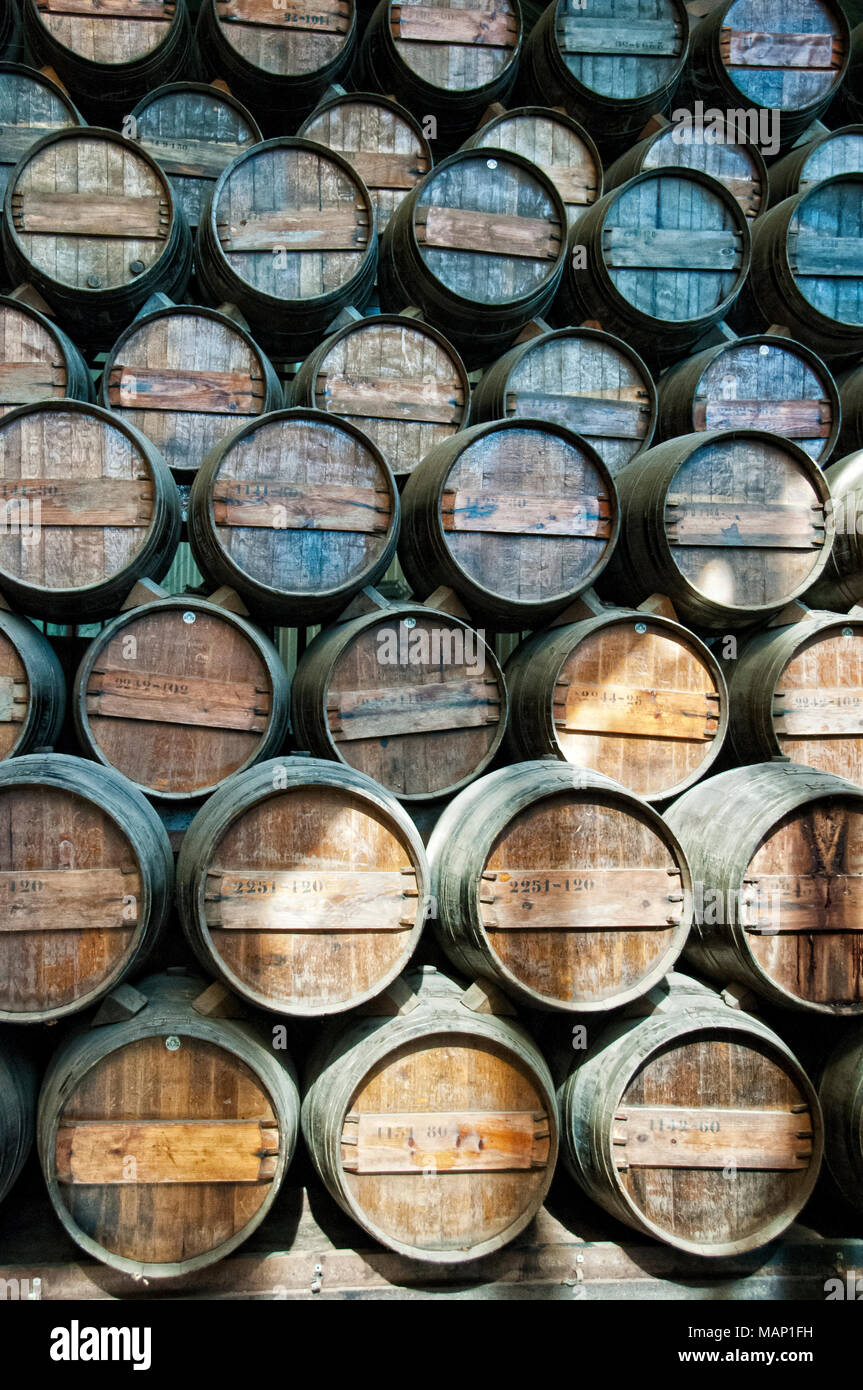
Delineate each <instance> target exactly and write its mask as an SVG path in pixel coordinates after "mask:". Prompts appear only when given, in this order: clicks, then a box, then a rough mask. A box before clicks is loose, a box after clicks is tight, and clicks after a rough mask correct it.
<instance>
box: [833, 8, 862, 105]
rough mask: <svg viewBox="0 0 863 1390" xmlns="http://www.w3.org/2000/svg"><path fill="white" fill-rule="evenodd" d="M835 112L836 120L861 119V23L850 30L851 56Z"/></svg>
mask: <svg viewBox="0 0 863 1390" xmlns="http://www.w3.org/2000/svg"><path fill="white" fill-rule="evenodd" d="M835 112H836V117H837V119H838V120H842V119H844V120H846V121H863V23H860V24H858V25H857V27H856V29H852V30H851V58H850V61H849V63H848V73H847V75H846V77H845V80H844V81H843V83H842V86H841V88H840V90H839V96H838V98H837V100H836V106H835ZM831 118H832V112H831Z"/></svg>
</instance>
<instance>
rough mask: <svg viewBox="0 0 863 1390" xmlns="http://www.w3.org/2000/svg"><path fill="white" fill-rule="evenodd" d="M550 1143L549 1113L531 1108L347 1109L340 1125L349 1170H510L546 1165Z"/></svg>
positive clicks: (406, 1171)
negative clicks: (374, 1111) (358, 1111)
mask: <svg viewBox="0 0 863 1390" xmlns="http://www.w3.org/2000/svg"><path fill="white" fill-rule="evenodd" d="M548 1149H549V1126H548V1118H547V1116H546V1115H545V1114H544V1113H541V1112H540V1113H535V1112H533V1111H529V1110H527V1111H525V1110H516V1111H509V1112H485V1111H476V1112H474V1111H460V1112H447V1113H436V1112H435V1111H428V1112H418V1113H416V1114H400V1113H396V1114H384V1115H373V1114H365V1113H364V1114H359V1115H357V1114H349V1115H346V1116H345V1122H344V1128H343V1130H342V1167H343V1168H344V1169H345V1170H346V1171H347V1172H349V1173H417V1172H421V1173H422V1172H425V1174H426V1175H429V1174H430V1173H431V1174H432V1175H434V1174H437V1173H471V1172H508V1171H509V1172H513V1171H519V1170H524V1169H528V1168H544V1167H545V1166H546V1164H547V1162H548Z"/></svg>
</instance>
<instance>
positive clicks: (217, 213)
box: [196, 137, 403, 360]
mask: <svg viewBox="0 0 863 1390" xmlns="http://www.w3.org/2000/svg"><path fill="white" fill-rule="evenodd" d="M377 247H378V240H377V236H376V234H375V213H374V208H373V206H372V201H371V197H370V195H369V192H368V189H367V188H366V186H365V184H364V183H363V182H362V181H361V179H360V177H359V175H358V174H356V173H354V170H353V169H352V167H351V165H350V164H349V163H348V161H347V160H346V159H345V158H344V156H343V155H340V154H336V153H335V152H334V151H333V150H328V149H326V148H325V147H324V146H323V145H317V144H315V143H314V141H313V140H303V139H300V138H299V137H293V138H285V139H281V140H265V141H264V143H263V144H261V145H255V146H254V147H253V148H252V149H251V150H250V151H249V152H248V153H247V154H244V155H240V156H239V157H238V158H237V159H235V160H234V162H233V163H232V164H229V165H228V168H227V169H225V170H224V172H223V173H222V174H221V175H220V177H219V180H218V182H217V184H216V186H215V188H214V189H213V193H212V196H211V198H210V202H209V204H208V207H207V210H206V213H205V215H204V217H203V218H202V221H201V224H200V226H199V228H198V240H197V246H196V272H197V276H198V280H199V282H200V284H201V286H202V288H203V290H204V294H205V297H207V298H208V299H209V301H210V302H211V303H213V304H223V303H230V304H236V305H237V306H238V308H239V309H240V310H241V311H242V312H243V314H244V315H245V316H246V318H247V319H248V320H249V323H250V324H251V327H252V332H253V333H254V334H255V337H256V338H258V339H259V340H260V342H261V343H262V344H263V346H264V347H265V348H266V349H267V350H268V351H271V350H274V351H278V352H281V353H284V354H286V355H287V356H288V358H289V360H296V359H298V358H300V357H305V356H306V354H307V353H308V352H310V351H311V350H312V349H313V348H315V347H317V345H318V343H319V342H320V341H321V338H322V337H323V336H324V333H325V332H326V330H327V328H328V326H329V324H330V323H331V322H332V320H333V318H334V317H335V316H336V315H337V314H338V313H339V311H340V310H341V309H343V308H344V307H345V306H346V305H347V304H353V305H354V306H355V307H356V308H358V309H361V308H362V307H363V305H364V304H365V302H366V300H367V299H368V297H369V295H370V294H371V291H372V287H373V284H374V278H375V270H376V267H377ZM397 307H398V308H399V309H401V308H402V307H403V306H402V305H401V304H399V305H398V306H397Z"/></svg>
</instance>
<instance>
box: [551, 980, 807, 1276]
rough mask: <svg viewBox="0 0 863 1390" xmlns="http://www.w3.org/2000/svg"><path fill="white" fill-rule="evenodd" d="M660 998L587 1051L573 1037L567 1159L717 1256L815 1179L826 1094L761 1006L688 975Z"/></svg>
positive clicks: (642, 1225)
mask: <svg viewBox="0 0 863 1390" xmlns="http://www.w3.org/2000/svg"><path fill="white" fill-rule="evenodd" d="M669 986H670V988H669ZM653 998H655V999H656V1005H655V1007H654V1008H653V1009H652V1010H651V1011H650V1012H648V1013H646V1015H645V1016H643V1017H630V1018H626V1019H622V1020H620V1021H618V1022H617V1023H616V1024H613V1025H612V1026H611V1027H609V1028H608V1029H606V1031H605V1032H603V1033H602V1034H601V1035H600V1036H599V1037H598V1038H597V1039H596V1041H595V1042H594V1044H593V1046H592V1047H591V1049H590V1051H589V1052H588V1054H587V1055H586V1056H585V1057H584V1059H583V1061H581V1062H580V1063H579V1064H578V1065H573V1064H574V1063H575V1062H576V1060H577V1054H573V1053H572V1052H571V1051H570V1054H569V1059H568V1061H569V1065H568V1067H567V1068H566V1072H565V1074H564V1079H563V1080H562V1083H561V1085H560V1089H559V1091H558V1100H559V1104H560V1128H561V1152H562V1156H563V1159H564V1162H565V1163H566V1166H567V1168H568V1169H569V1171H570V1172H571V1173H572V1175H573V1177H574V1178H575V1179H576V1181H577V1182H578V1183H579V1185H580V1186H581V1187H582V1188H583V1189H584V1191H585V1192H586V1193H587V1195H588V1196H589V1197H591V1198H592V1199H593V1201H595V1202H598V1203H599V1204H600V1206H602V1207H604V1208H605V1210H606V1211H607V1212H609V1213H610V1214H611V1215H612V1216H614V1217H616V1218H617V1219H618V1220H619V1221H624V1222H625V1223H626V1225H627V1226H632V1227H634V1228H635V1230H637V1231H641V1232H644V1233H645V1234H646V1235H649V1236H654V1237H655V1238H656V1239H657V1240H661V1241H664V1242H665V1243H666V1244H667V1245H671V1246H674V1247H675V1248H676V1249H678V1250H685V1251H687V1252H689V1253H690V1254H693V1255H707V1256H716V1257H722V1256H735V1255H740V1254H742V1253H743V1252H744V1251H746V1250H755V1249H757V1248H758V1247H759V1246H762V1245H766V1244H767V1242H768V1241H770V1240H773V1239H774V1238H775V1237H776V1236H778V1235H780V1234H781V1233H782V1232H783V1231H784V1230H786V1229H787V1227H788V1226H789V1225H790V1224H791V1222H792V1221H793V1220H794V1219H795V1217H796V1216H797V1215H798V1214H799V1212H800V1211H801V1209H802V1207H803V1206H804V1204H805V1203H806V1201H807V1200H808V1198H809V1196H810V1195H811V1193H812V1190H813V1188H814V1186H815V1182H816V1180H817V1177H818V1171H819V1168H820V1165H821V1158H822V1154H823V1148H824V1137H823V1123H822V1117H821V1110H820V1107H819V1104H818V1097H817V1095H816V1093H815V1090H814V1088H813V1086H812V1083H811V1082H810V1080H809V1078H808V1077H807V1075H806V1073H805V1071H804V1070H803V1068H802V1066H801V1065H800V1063H799V1062H798V1061H797V1059H796V1057H794V1056H793V1054H792V1053H791V1052H790V1051H789V1049H788V1047H787V1046H786V1045H785V1043H784V1042H783V1041H782V1040H781V1039H780V1038H779V1037H778V1036H777V1035H776V1033H774V1032H772V1031H771V1029H769V1028H768V1027H767V1025H766V1024H764V1023H762V1022H761V1020H760V1019H757V1018H752V1017H750V1016H749V1015H747V1014H745V1013H740V1012H739V1011H737V1010H735V1009H730V1008H728V1007H727V1006H726V1005H725V1004H723V1003H722V1002H721V1001H720V999H719V997H718V996H717V995H715V994H712V993H711V992H707V991H703V990H702V989H701V988H700V987H699V986H698V985H697V984H696V982H695V981H694V980H687V979H686V978H685V977H683V976H679V975H671V976H670V977H669V982H668V984H667V985H666V987H665V988H664V989H657V990H655V991H654V994H653V996H652V999H653ZM648 1002H649V1001H645V1004H648Z"/></svg>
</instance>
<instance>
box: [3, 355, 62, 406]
mask: <svg viewBox="0 0 863 1390" xmlns="http://www.w3.org/2000/svg"><path fill="white" fill-rule="evenodd" d="M65 394H66V369H65V367H64V366H63V364H62V363H60V362H57V363H53V362H52V363H49V362H0V405H30V404H31V402H34V401H42V400H44V399H45V397H46V396H58V397H59V396H64V395H65Z"/></svg>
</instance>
